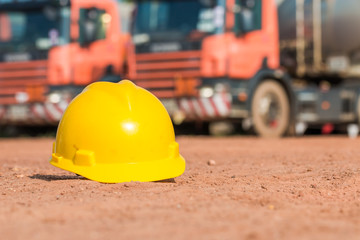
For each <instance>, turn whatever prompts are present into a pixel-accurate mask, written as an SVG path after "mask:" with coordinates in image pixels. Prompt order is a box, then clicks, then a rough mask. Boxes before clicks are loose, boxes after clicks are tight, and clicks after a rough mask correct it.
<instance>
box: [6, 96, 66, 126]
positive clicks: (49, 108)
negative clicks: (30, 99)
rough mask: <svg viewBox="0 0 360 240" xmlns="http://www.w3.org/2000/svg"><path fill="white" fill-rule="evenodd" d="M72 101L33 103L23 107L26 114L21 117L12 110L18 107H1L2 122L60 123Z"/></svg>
mask: <svg viewBox="0 0 360 240" xmlns="http://www.w3.org/2000/svg"><path fill="white" fill-rule="evenodd" d="M69 103H70V100H63V101H60V102H59V103H50V102H45V103H32V104H26V105H21V108H22V110H23V111H25V112H24V113H22V114H21V116H14V115H13V114H12V113H11V108H13V107H17V105H8V106H4V105H0V121H1V122H5V123H7V124H17V123H27V124H56V123H58V122H59V121H60V119H61V117H62V115H63V113H64V112H65V109H66V108H67V106H68V105H69Z"/></svg>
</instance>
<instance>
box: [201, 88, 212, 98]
mask: <svg viewBox="0 0 360 240" xmlns="http://www.w3.org/2000/svg"><path fill="white" fill-rule="evenodd" d="M199 95H200V97H203V98H210V97H212V96H213V95H214V89H213V88H212V87H202V88H200V90H199Z"/></svg>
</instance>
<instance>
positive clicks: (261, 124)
mask: <svg viewBox="0 0 360 240" xmlns="http://www.w3.org/2000/svg"><path fill="white" fill-rule="evenodd" d="M251 113H252V120H253V126H254V130H255V133H256V134H257V135H259V136H261V137H270V138H276V137H281V136H283V135H285V133H286V131H287V129H288V127H289V124H290V103H289V99H288V96H287V94H286V92H285V89H284V88H283V87H282V86H281V85H280V84H279V83H278V82H276V81H274V80H266V81H264V82H262V83H260V85H259V86H258V87H257V89H256V90H255V94H254V97H253V101H252V106H251Z"/></svg>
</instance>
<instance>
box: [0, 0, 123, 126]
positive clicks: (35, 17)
mask: <svg viewBox="0 0 360 240" xmlns="http://www.w3.org/2000/svg"><path fill="white" fill-rule="evenodd" d="M129 39H130V37H129V36H128V35H127V34H122V32H121V27H120V22H119V14H118V10H117V3H116V2H115V1H112V0H102V1H97V0H71V1H70V0H57V1H55V0H29V1H12V0H10V1H0V124H1V125H5V124H21V125H35V124H38V125H45V124H57V122H58V121H59V120H60V118H61V116H62V113H63V112H64V110H65V108H66V107H67V105H68V103H69V101H71V99H72V98H73V97H74V96H75V95H76V94H78V93H79V92H80V91H81V90H82V89H83V87H84V86H86V85H87V84H89V83H91V82H94V81H99V80H105V81H118V80H119V79H120V76H124V75H125V74H126V69H127V58H126V53H127V50H126V49H127V42H128V40H129Z"/></svg>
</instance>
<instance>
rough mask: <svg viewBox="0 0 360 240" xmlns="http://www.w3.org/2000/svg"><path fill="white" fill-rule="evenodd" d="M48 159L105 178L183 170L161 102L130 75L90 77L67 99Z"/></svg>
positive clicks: (162, 175)
mask: <svg viewBox="0 0 360 240" xmlns="http://www.w3.org/2000/svg"><path fill="white" fill-rule="evenodd" d="M50 163H51V164H52V165H54V166H56V167H59V168H61V169H65V170H68V171H70V172H74V173H76V174H79V175H81V176H84V177H86V178H88V179H92V180H95V181H99V182H107V183H116V182H129V181H141V182H146V181H158V180H164V179H169V178H174V177H177V176H180V175H181V174H182V173H183V172H184V170H185V160H184V158H183V157H182V156H181V155H180V154H179V145H178V143H177V142H175V134H174V128H173V125H172V123H171V120H170V117H169V115H168V113H167V111H166V109H165V107H164V106H163V105H162V104H161V102H160V101H159V100H158V99H157V98H156V97H155V96H154V95H152V94H151V93H150V92H148V91H147V90H145V89H143V88H140V87H138V86H136V85H135V84H133V83H132V82H131V81H128V80H123V81H120V82H119V83H110V82H96V83H93V84H91V85H89V86H87V87H86V88H85V89H84V91H83V92H82V93H81V94H79V95H78V96H77V97H76V98H75V99H74V100H73V101H72V102H71V103H70V105H69V106H68V108H67V109H66V111H65V113H64V115H63V116H62V119H61V120H60V123H59V126H58V130H57V134H56V142H55V143H54V146H53V154H52V157H51V160H50Z"/></svg>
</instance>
